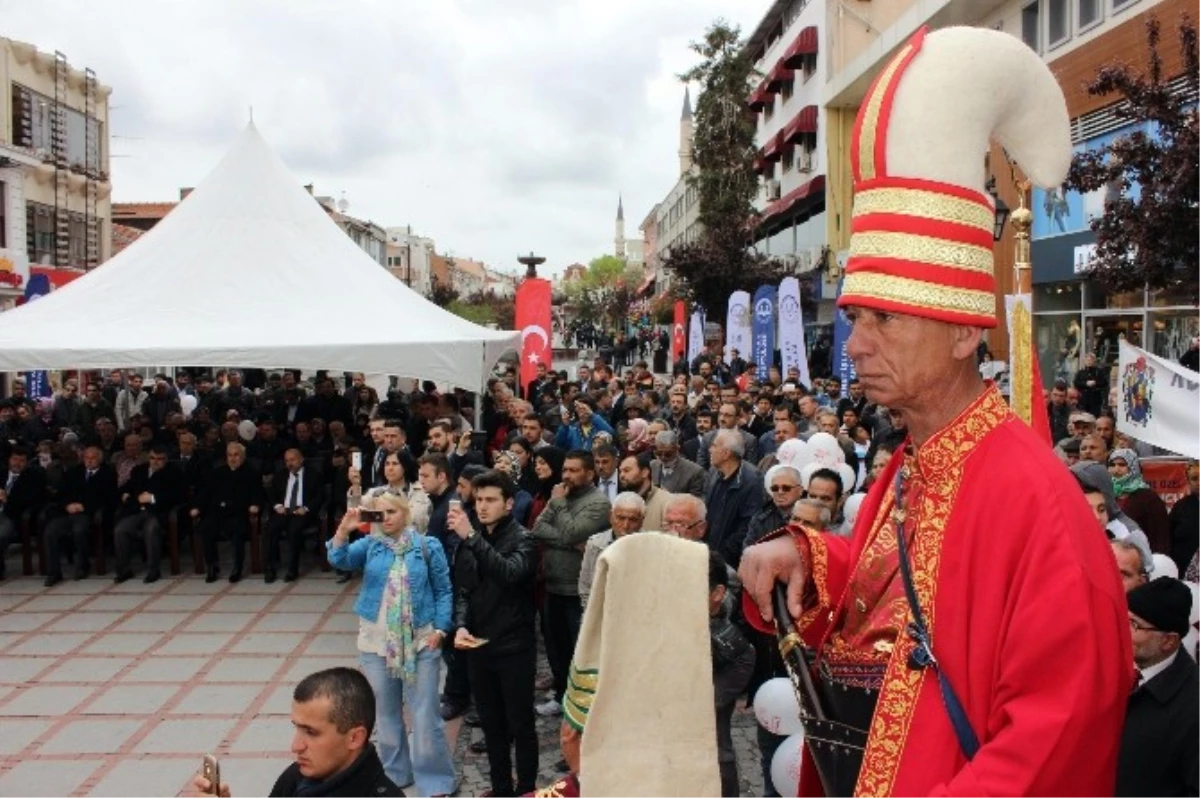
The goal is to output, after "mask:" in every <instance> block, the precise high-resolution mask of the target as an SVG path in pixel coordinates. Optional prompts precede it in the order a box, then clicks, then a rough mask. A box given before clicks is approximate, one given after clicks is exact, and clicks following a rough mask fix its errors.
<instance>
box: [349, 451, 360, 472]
mask: <svg viewBox="0 0 1200 798" xmlns="http://www.w3.org/2000/svg"><path fill="white" fill-rule="evenodd" d="M350 467H351V468H353V469H354V470H355V471H358V472H359V473H362V452H351V454H350Z"/></svg>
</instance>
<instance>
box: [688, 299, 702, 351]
mask: <svg viewBox="0 0 1200 798" xmlns="http://www.w3.org/2000/svg"><path fill="white" fill-rule="evenodd" d="M703 348H704V311H702V310H700V308H696V309H695V310H693V311H692V323H691V326H690V327H689V328H688V349H687V359H688V364H689V365H690V364H691V362H692V361H693V360H695V359H696V358H697V357H698V356H699V355H700V350H701V349H703Z"/></svg>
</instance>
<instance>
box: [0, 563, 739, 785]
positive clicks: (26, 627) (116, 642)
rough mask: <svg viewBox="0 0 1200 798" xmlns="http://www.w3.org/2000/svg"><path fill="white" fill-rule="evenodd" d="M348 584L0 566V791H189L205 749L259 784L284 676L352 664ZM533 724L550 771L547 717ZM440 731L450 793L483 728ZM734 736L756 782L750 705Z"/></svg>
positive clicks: (284, 727) (281, 705)
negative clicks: (49, 574) (32, 573)
mask: <svg viewBox="0 0 1200 798" xmlns="http://www.w3.org/2000/svg"><path fill="white" fill-rule="evenodd" d="M358 586H359V583H358V581H357V580H355V581H352V582H350V583H349V584H346V585H338V584H336V582H334V580H333V576H332V575H331V574H323V573H319V572H316V571H313V572H311V573H308V574H305V575H303V576H302V577H301V579H300V580H299V581H297V582H294V583H290V584H289V583H283V582H277V583H275V584H272V585H267V584H264V583H263V582H262V581H261V580H258V579H254V578H248V579H246V580H243V581H242V582H241V583H239V584H237V585H230V584H228V583H227V582H225V581H224V580H221V581H218V582H216V583H214V584H206V583H205V582H204V581H203V580H202V579H200V578H198V577H195V576H183V577H177V578H165V579H162V580H160V581H159V582H157V583H155V584H153V585H146V584H143V583H142V582H141V581H140V580H136V579H135V580H131V581H129V582H126V583H124V584H122V585H114V584H113V582H112V580H111V579H107V578H103V577H93V578H91V579H87V580H84V581H81V582H72V581H67V582H63V583H61V584H59V585H57V586H55V587H54V588H50V589H46V588H44V587H43V586H42V584H41V580H40V579H32V578H14V579H10V580H8V581H5V582H0V730H2V731H0V795H126V796H141V795H183V794H189V793H190V788H189V785H190V782H191V778H192V776H193V775H194V774H195V772H196V770H197V768H198V766H199V763H200V757H201V756H202V755H203V754H204V753H205V752H212V753H215V754H216V755H217V756H218V757H219V758H220V760H221V772H222V776H223V778H224V779H225V780H226V781H228V782H230V784H231V785H232V788H233V790H234V794H235V795H266V794H267V793H268V792H269V791H270V789H271V786H272V784H274V781H275V778H276V777H277V776H278V775H279V773H280V772H282V771H283V769H284V768H285V767H287V766H288V764H289V763H290V761H291V758H290V755H289V753H288V746H289V743H290V740H291V733H292V731H291V722H290V719H289V713H290V710H291V691H292V688H293V687H294V686H295V684H296V682H297V681H298V680H299V679H300V678H302V677H303V676H305V675H306V674H308V673H311V672H313V671H316V670H320V669H321V668H327V667H333V666H335V665H347V666H350V667H354V666H356V665H357V654H356V651H355V634H356V630H357V626H358V621H357V618H356V616H355V615H354V613H353V605H354V598H355V596H356V593H357V590H358ZM540 668H541V669H542V671H543V672H544V671H545V668H546V666H545V659H544V657H542V658H541V660H540ZM538 732H539V736H540V739H541V758H540V764H541V777H542V779H541V780H542V783H543V784H549V783H551V782H552V781H553V780H554V779H555V778H556V777H557V773H556V771H555V770H554V765H555V763H556V762H557V761H558V760H559V759H560V758H561V755H560V752H559V748H558V719H557V718H550V719H539V720H538ZM447 734H448V735H449V737H450V740H451V744H452V745H453V746H454V748H455V759H456V761H457V762H458V763H459V765H460V771H461V777H462V788H461V791H460V794H461V795H478V794H479V793H480V792H482V791H483V790H485V789H487V788H488V784H489V782H488V778H487V757H486V755H484V754H474V753H471V752H470V750H469V745H470V743H471V742H472V741H473V740H476V739H481V738H482V732H480V731H479V730H478V729H472V728H471V727H469V726H466V725H464V724H462V723H461V721H454V722H452V723H450V724H447ZM734 738H735V746H736V748H737V750H738V760H739V765H740V768H741V777H742V787H743V794H747V795H761V794H762V792H761V790H762V781H761V775H760V773H759V768H758V754H757V747H756V744H755V733H754V717H753V714H752V713H747V712H744V711H742V712H739V713H738V715H737V716H736V717H735V724H734Z"/></svg>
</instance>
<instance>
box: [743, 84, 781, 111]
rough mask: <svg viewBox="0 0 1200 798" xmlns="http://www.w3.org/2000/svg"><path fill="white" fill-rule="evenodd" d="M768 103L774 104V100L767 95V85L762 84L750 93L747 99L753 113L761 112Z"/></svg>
mask: <svg viewBox="0 0 1200 798" xmlns="http://www.w3.org/2000/svg"><path fill="white" fill-rule="evenodd" d="M768 102H774V98H772V97H770V96H769V95H768V94H767V88H766V84H765V83H760V84H759V85H758V86H757V87H756V88H755V89H754V91H752V92H750V96H749V97H748V98H747V99H746V105H747V106H748V107H749V108H750V110H751V111H761V110H762V108H763V106H765V105H766V104H767V103H768Z"/></svg>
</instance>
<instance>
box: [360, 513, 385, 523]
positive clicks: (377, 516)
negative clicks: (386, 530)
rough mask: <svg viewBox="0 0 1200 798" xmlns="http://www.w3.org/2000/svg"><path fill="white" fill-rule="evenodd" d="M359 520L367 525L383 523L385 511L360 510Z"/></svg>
mask: <svg viewBox="0 0 1200 798" xmlns="http://www.w3.org/2000/svg"><path fill="white" fill-rule="evenodd" d="M358 520H359V521H362V522H364V523H367V524H381V523H383V510H359V511H358Z"/></svg>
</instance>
